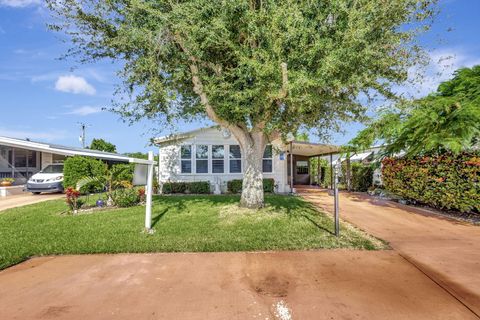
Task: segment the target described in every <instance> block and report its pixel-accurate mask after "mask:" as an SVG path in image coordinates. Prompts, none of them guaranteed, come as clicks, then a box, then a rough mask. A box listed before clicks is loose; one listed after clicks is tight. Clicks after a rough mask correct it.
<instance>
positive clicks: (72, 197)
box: [65, 187, 83, 213]
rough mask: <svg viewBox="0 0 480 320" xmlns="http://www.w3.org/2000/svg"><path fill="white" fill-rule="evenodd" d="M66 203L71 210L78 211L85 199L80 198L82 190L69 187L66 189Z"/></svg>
mask: <svg viewBox="0 0 480 320" xmlns="http://www.w3.org/2000/svg"><path fill="white" fill-rule="evenodd" d="M65 196H66V199H65V201H66V203H67V204H68V206H69V208H70V210H71V211H73V212H74V213H76V212H77V211H78V209H80V207H81V206H82V205H83V201H82V200H81V199H80V191H78V190H76V189H74V188H72V187H69V188H67V190H66V191H65Z"/></svg>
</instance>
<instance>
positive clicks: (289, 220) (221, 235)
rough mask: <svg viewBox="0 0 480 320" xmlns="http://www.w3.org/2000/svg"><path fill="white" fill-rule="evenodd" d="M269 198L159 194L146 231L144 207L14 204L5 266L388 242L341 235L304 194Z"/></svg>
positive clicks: (3, 231) (4, 239)
mask: <svg viewBox="0 0 480 320" xmlns="http://www.w3.org/2000/svg"><path fill="white" fill-rule="evenodd" d="M265 199H266V203H267V206H266V208H264V209H262V210H260V211H258V212H256V211H251V210H244V209H240V208H239V207H238V206H237V203H238V201H239V197H238V196H213V195H207V196H167V197H155V198H154V207H153V213H152V219H153V228H154V229H155V233H154V234H151V235H149V234H145V233H142V229H143V225H144V214H145V207H143V206H138V207H133V208H126V209H112V210H106V211H97V212H94V213H91V214H83V215H78V216H70V215H60V213H61V212H64V211H65V203H64V201H63V200H54V201H48V202H42V203H38V204H34V205H30V206H25V207H22V208H14V209H10V210H7V211H5V212H2V213H0V269H3V268H6V267H8V266H11V265H13V264H16V263H18V262H21V261H23V260H25V259H27V258H28V257H31V256H41V255H55V254H87V253H120V252H180V251H188V252H195V251H197V252H200V251H202V252H211V251H252V250H293V249H320V248H352V249H368V250H373V249H381V248H384V247H385V246H384V244H383V243H382V242H380V241H378V240H377V239H375V238H373V237H370V236H368V235H366V234H365V233H363V232H361V231H359V230H357V229H355V228H353V227H352V226H348V225H342V227H341V236H340V237H339V238H336V237H335V236H334V235H333V234H332V231H333V220H332V219H331V217H329V216H327V215H325V214H323V213H320V212H318V211H317V210H315V208H314V207H313V206H312V205H311V204H309V203H308V202H306V201H304V200H302V199H301V198H297V197H287V196H279V195H268V196H266V198H265ZM94 200H95V199H90V200H89V201H94Z"/></svg>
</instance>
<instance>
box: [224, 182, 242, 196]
mask: <svg viewBox="0 0 480 320" xmlns="http://www.w3.org/2000/svg"><path fill="white" fill-rule="evenodd" d="M242 184H243V180H242V179H234V180H230V181H227V191H228V192H230V193H240V192H242Z"/></svg>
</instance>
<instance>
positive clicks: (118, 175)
mask: <svg viewBox="0 0 480 320" xmlns="http://www.w3.org/2000/svg"><path fill="white" fill-rule="evenodd" d="M110 170H111V171H112V173H113V176H114V177H115V180H116V181H128V182H130V183H131V182H132V181H133V171H134V170H135V164H133V163H119V164H114V165H113V166H112V168H111V169H110Z"/></svg>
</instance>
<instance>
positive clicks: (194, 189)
mask: <svg viewBox="0 0 480 320" xmlns="http://www.w3.org/2000/svg"><path fill="white" fill-rule="evenodd" d="M162 191H163V193H165V194H171V193H193V194H208V193H210V182H208V181H194V182H165V183H164V184H163V188H162Z"/></svg>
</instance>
